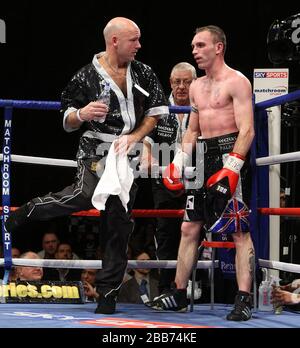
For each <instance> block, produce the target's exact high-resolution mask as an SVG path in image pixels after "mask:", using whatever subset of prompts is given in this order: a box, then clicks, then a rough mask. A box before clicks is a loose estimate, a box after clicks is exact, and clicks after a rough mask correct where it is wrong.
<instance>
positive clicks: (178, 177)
mask: <svg viewBox="0 0 300 348" xmlns="http://www.w3.org/2000/svg"><path fill="white" fill-rule="evenodd" d="M188 161H189V155H188V154H187V153H186V152H184V151H182V150H178V151H177V153H176V155H175V157H174V159H173V162H172V163H170V164H169V165H168V166H167V168H166V169H165V171H164V172H163V184H164V185H165V186H166V188H167V189H169V190H171V191H180V190H184V185H183V182H182V169H183V167H184V166H186V165H187V163H188Z"/></svg>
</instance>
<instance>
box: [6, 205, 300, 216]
mask: <svg viewBox="0 0 300 348" xmlns="http://www.w3.org/2000/svg"><path fill="white" fill-rule="evenodd" d="M17 209H18V207H11V208H10V210H11V211H15V210H17ZM257 210H258V212H259V213H261V214H262V215H281V216H300V208H257ZM0 211H2V207H0ZM71 215H73V216H100V215H101V212H100V211H99V210H97V209H90V210H82V211H79V212H76V213H72V214H71ZM183 215H184V209H133V210H132V217H135V218H146V217H147V218H155V217H166V218H181V217H183Z"/></svg>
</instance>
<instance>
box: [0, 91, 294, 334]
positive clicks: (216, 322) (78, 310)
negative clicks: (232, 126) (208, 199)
mask: <svg viewBox="0 0 300 348" xmlns="http://www.w3.org/2000/svg"><path fill="white" fill-rule="evenodd" d="M297 99H300V90H299V91H295V92H292V93H289V94H287V95H284V96H280V97H276V98H273V99H270V100H268V101H265V102H261V103H257V104H255V111H256V113H255V114H256V117H255V127H256V140H255V141H254V142H253V144H252V148H251V154H252V158H251V164H252V168H253V185H252V186H253V187H252V190H253V191H252V202H251V211H252V214H251V226H252V228H251V233H252V238H253V242H254V246H255V250H256V258H257V262H256V263H257V265H258V267H264V268H269V269H273V270H277V271H279V270H284V271H287V272H293V273H300V265H295V264H288V263H283V262H279V260H276V259H274V260H268V257H267V255H268V252H269V250H267V248H268V247H269V245H268V243H262V241H265V240H266V239H267V240H268V239H269V236H268V235H267V236H266V228H267V230H269V226H268V217H270V216H278V215H285V216H289V215H294V216H295V215H296V216H300V208H268V207H266V206H267V205H268V204H264V203H266V202H267V201H268V200H267V199H266V195H265V192H266V186H268V185H266V183H267V182H268V178H267V179H266V177H267V172H268V170H266V168H267V166H272V165H274V164H280V163H284V162H291V161H299V160H300V152H293V153H287V154H279V155H275V156H266V155H267V154H268V150H266V147H265V145H266V144H265V142H266V139H264V140H263V141H261V140H262V135H261V134H260V131H261V129H262V128H263V127H265V125H266V123H265V122H266V117H267V116H266V115H265V116H264V117H260V116H261V115H260V114H259V113H260V112H261V111H262V110H266V109H268V108H270V107H273V106H275V105H281V104H283V103H286V102H290V101H293V100H297ZM0 107H2V108H4V137H3V139H4V140H3V151H2V154H0V160H1V161H2V162H3V165H2V208H1V210H2V224H4V223H3V221H4V219H5V216H8V214H9V211H10V210H13V209H16V207H11V206H10V164H11V161H14V162H19V163H27V164H39V165H50V166H62V167H76V166H77V163H76V161H72V160H62V159H55V158H45V157H33V156H22V155H16V154H11V153H10V144H11V126H12V115H13V109H14V108H20V109H41V110H59V109H60V103H58V102H45V101H44V102H43V101H22V100H0ZM170 111H171V112H177V113H179V112H189V111H190V108H189V107H170ZM262 144H263V145H264V146H263V149H262V148H261V145H262ZM73 215H75V216H76V215H77V216H99V215H100V213H99V211H97V210H95V209H92V210H89V211H82V212H78V213H75V214H73ZM132 215H133V217H158V216H161V217H168V218H172V217H182V216H183V210H149V209H148V210H144V209H135V210H133V214H132ZM269 233H270V235H271V234H272V231H269ZM2 236H3V241H4V244H5V248H4V258H2V259H0V266H4V268H5V275H4V280H3V281H4V283H5V280H6V279H5V278H7V277H8V276H7V274H8V273H7V271H8V270H9V269H10V268H11V266H40V267H55V268H66V267H67V268H95V269H101V265H102V264H101V261H100V260H47V259H45V260H35V259H34V260H33V259H19V258H18V259H12V258H11V239H10V235H9V234H8V233H7V232H6V231H5V230H4V231H3V234H2ZM261 244H263V247H261ZM266 245H267V247H266ZM273 247H274V246H273ZM278 247H279V246H278ZM176 263H177V262H176V261H175V260H171V261H166V260H165V261H164V260H161V261H154V260H151V261H136V260H129V262H128V267H129V268H132V269H133V268H176ZM216 267H218V260H213V261H212V260H210V261H198V263H197V268H198V269H210V270H213V269H214V268H216ZM95 306H96V304H95V303H85V304H81V305H78V304H76V305H71V304H67V305H64V304H51V303H49V304H19V305H16V304H8V303H1V304H0V327H7V328H8V327H36V328H43V327H63V328H121V327H122V328H124V327H126V328H190V329H192V328H214V327H218V328H225V327H228V328H266V327H282V328H291V327H300V322H299V316H298V315H297V314H295V313H293V312H291V311H288V310H284V311H283V313H282V314H281V315H275V314H273V313H272V312H260V311H257V310H256V308H255V311H254V313H253V319H252V320H249V321H247V322H232V321H226V320H225V317H226V314H228V312H229V310H230V309H231V308H232V305H231V304H230V305H222V304H215V305H214V309H213V310H211V308H210V304H202V303H201V304H196V305H194V310H193V312H190V313H189V314H188V315H184V314H182V313H173V312H172V313H171V315H170V312H156V311H154V310H151V309H149V308H146V307H145V306H143V305H134V304H118V305H117V310H116V313H115V314H114V315H111V316H105V315H99V314H94V309H95Z"/></svg>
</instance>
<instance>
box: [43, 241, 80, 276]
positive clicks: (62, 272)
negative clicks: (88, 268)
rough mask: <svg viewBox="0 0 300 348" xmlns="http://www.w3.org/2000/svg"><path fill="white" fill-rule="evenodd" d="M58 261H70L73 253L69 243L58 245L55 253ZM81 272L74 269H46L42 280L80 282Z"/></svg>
mask: <svg viewBox="0 0 300 348" xmlns="http://www.w3.org/2000/svg"><path fill="white" fill-rule="evenodd" d="M55 258H56V259H58V260H72V259H73V252H72V247H71V245H70V244H69V243H66V242H64V243H60V244H59V246H58V248H57V251H56V253H55ZM80 275H81V272H80V270H79V269H74V268H57V269H53V268H47V269H45V271H44V278H43V279H44V280H61V281H76V280H78V281H79V280H80Z"/></svg>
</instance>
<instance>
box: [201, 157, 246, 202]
mask: <svg viewBox="0 0 300 348" xmlns="http://www.w3.org/2000/svg"><path fill="white" fill-rule="evenodd" d="M244 162H245V158H244V157H243V156H242V155H240V154H238V153H235V152H231V153H230V154H229V155H228V157H227V160H226V162H225V164H224V166H223V168H222V169H221V170H219V171H218V172H216V173H215V174H213V175H212V176H211V177H209V179H208V180H207V183H206V186H207V188H211V187H212V186H214V185H216V184H218V183H219V184H220V185H216V186H215V189H216V191H219V192H220V193H222V194H224V195H225V196H230V197H232V196H233V194H234V192H235V190H236V186H237V184H238V181H239V174H240V170H241V169H242V167H243V164H244ZM227 191H229V192H227Z"/></svg>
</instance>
